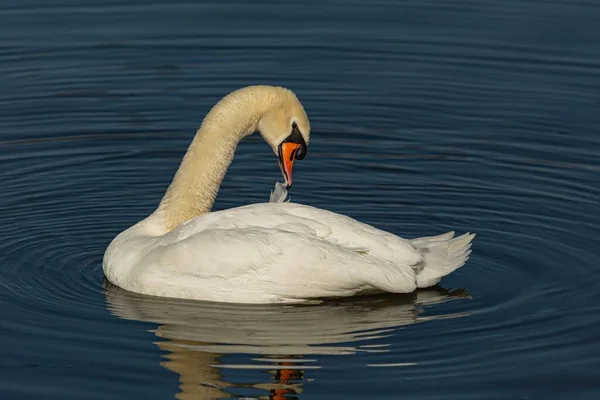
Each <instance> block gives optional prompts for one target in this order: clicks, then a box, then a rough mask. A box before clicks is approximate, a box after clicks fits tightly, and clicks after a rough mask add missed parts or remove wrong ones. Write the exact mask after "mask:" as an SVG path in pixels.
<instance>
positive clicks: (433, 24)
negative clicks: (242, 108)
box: [0, 0, 600, 399]
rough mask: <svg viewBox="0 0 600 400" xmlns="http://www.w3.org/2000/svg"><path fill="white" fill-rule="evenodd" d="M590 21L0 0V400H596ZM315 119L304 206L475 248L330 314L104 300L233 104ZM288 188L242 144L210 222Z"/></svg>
mask: <svg viewBox="0 0 600 400" xmlns="http://www.w3.org/2000/svg"><path fill="white" fill-rule="evenodd" d="M598 21H600V5H598V4H597V3H596V2H592V1H584V0H577V1H567V0H552V1H542V0H538V1H532V0H525V1H517V0H503V1H499V0H497V1H486V2H483V1H441V0H438V1H431V0H429V1H409V0H405V1H384V0H377V1H366V0H356V1H344V2H340V1H334V0H326V1H307V2H302V3H291V2H274V1H259V2H251V3H250V2H242V1H228V2H201V3H200V2H195V1H178V2H167V1H124V2H117V1H110V0H95V1H92V2H85V3H81V2H76V1H74V0H63V1H55V2H52V3H48V2H42V1H39V0H27V1H6V2H4V3H3V4H2V5H1V6H0V26H1V27H2V28H1V34H2V40H1V41H0V88H1V89H2V90H0V165H1V167H0V177H1V181H2V190H0V226H1V227H2V230H1V232H0V272H1V273H0V397H1V398H2V399H38V398H50V399H54V398H56V399H58V398H60V399H104V398H113V399H131V398H135V399H164V398H173V397H177V398H181V399H190V398H194V399H201V398H202V399H216V398H227V397H233V398H236V397H237V398H242V397H245V398H269V397H270V398H273V399H281V398H299V399H320V398H350V399H364V398H369V399H370V398H389V399H391V398H399V397H407V398H411V399H468V398H472V399H482V398H485V399H550V398H565V397H568V398H573V399H596V398H598V396H599V395H600V380H598V370H599V367H600V348H599V347H598V344H597V341H598V340H597V338H598V337H599V336H600V274H599V268H600V250H598V239H597V234H598V229H599V227H600V204H599V200H598V196H599V194H600V178H599V177H600V163H599V161H598V155H599V154H600V136H599V135H600V133H599V132H600V45H599V44H598V40H597V39H598V38H599V37H600V24H599V23H598ZM256 83H268V84H279V85H284V86H288V87H290V88H292V89H293V90H294V91H295V92H296V93H297V95H298V96H299V98H300V99H301V100H302V102H303V103H304V105H305V107H306V109H307V112H308V114H309V116H310V118H311V123H312V126H313V135H312V140H311V143H310V149H309V154H308V156H307V158H306V159H305V160H303V161H302V162H299V163H298V164H297V166H296V169H295V172H294V189H293V191H292V201H295V202H301V203H305V204H310V205H313V206H317V207H322V208H326V209H329V210H332V211H336V212H340V213H344V214H347V215H349V216H352V217H355V218H357V219H359V220H361V221H363V222H366V223H370V224H373V225H375V226H377V227H379V228H382V229H386V230H389V231H391V232H393V233H395V234H398V235H401V236H404V237H418V236H425V235H432V234H438V233H442V232H445V231H448V230H456V231H457V232H459V233H462V232H467V231H470V232H476V233H477V234H478V236H477V238H476V240H475V243H474V246H473V255H472V257H471V259H470V260H469V262H468V263H467V264H466V265H465V266H464V267H463V268H461V269H460V270H458V271H456V272H455V273H454V274H452V275H451V276H449V277H447V278H446V279H444V280H443V281H442V282H441V286H440V287H437V288H434V289H432V290H428V291H422V292H418V293H415V294H412V295H408V296H377V297H368V298H363V299H350V300H344V301H336V302H327V303H324V304H321V305H318V306H301V307H298V306H293V307H292V306H260V307H257V306H242V305H223V304H209V303H201V302H186V301H175V300H165V299H156V298H149V297H143V296H137V295H133V294H130V293H127V292H123V291H122V290H119V289H118V288H115V287H114V286H111V285H109V284H106V283H105V282H104V279H103V274H102V268H101V262H102V256H103V253H104V250H105V248H106V246H107V245H108V243H109V242H110V240H112V238H113V237H114V236H115V235H116V234H117V233H119V232H120V231H122V230H123V229H125V228H127V227H129V226H130V225H132V224H134V223H135V222H137V221H139V220H140V219H142V218H144V217H145V216H146V215H148V214H149V213H150V212H152V211H153V209H154V208H155V207H156V205H157V204H158V202H159V200H160V198H161V196H162V194H163V192H164V190H165V189H166V187H167V186H168V184H169V182H170V180H171V178H172V176H173V173H174V172H175V169H176V168H177V166H178V164H179V161H180V159H181V157H182V156H183V153H184V152H185V149H186V147H187V145H188V144H189V142H190V141H191V139H192V137H193V134H194V132H195V130H196V128H197V127H198V125H199V124H200V122H201V120H202V118H203V116H204V114H205V113H206V112H207V111H208V109H209V108H210V107H211V106H212V105H213V104H214V103H215V102H216V101H218V100H219V98H220V97H221V96H223V95H225V94H226V93H228V92H229V91H231V90H234V89H236V88H238V87H240V86H244V85H249V84H256ZM277 179H280V173H279V169H278V166H277V161H276V159H275V157H274V156H273V154H272V152H271V150H270V149H269V148H268V146H267V145H266V144H265V143H264V142H263V141H262V139H261V138H260V137H259V136H255V137H251V138H249V139H248V140H246V141H244V142H243V143H242V144H241V146H240V148H239V149H238V152H237V154H236V159H235V161H234V163H233V165H232V167H231V169H230V171H229V173H228V174H227V176H226V179H225V181H224V183H223V186H222V189H221V192H220V194H219V197H218V199H217V204H216V205H215V209H224V208H229V207H234V206H238V205H243V204H248V203H255V202H262V201H266V200H267V199H268V195H269V191H270V190H271V188H272V185H273V183H274V182H275V180H277Z"/></svg>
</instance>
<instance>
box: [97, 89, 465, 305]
mask: <svg viewBox="0 0 600 400" xmlns="http://www.w3.org/2000/svg"><path fill="white" fill-rule="evenodd" d="M255 131H258V132H259V133H260V134H261V136H262V137H263V138H264V139H265V141H266V142H267V143H268V144H269V145H270V146H271V148H272V150H273V152H274V153H275V154H276V155H277V158H278V161H279V166H280V168H281V173H282V176H283V179H284V185H281V184H280V185H279V186H277V185H276V189H275V191H274V192H273V193H272V195H271V201H270V202H266V203H259V204H251V205H246V206H242V207H237V208H233V209H228V210H222V211H216V212H211V208H212V205H213V203H214V201H215V198H216V196H217V192H218V190H219V187H220V185H221V182H222V180H223V177H224V176H225V173H226V171H227V168H228V167H229V165H230V164H231V162H232V160H233V156H234V152H235V150H236V148H237V146H238V143H239V142H240V140H241V139H243V138H244V137H246V136H248V135H250V134H252V133H253V132H255ZM309 139H310V123H309V120H308V116H307V115H306V112H305V110H304V107H303V106H302V104H301V103H300V101H299V100H298V98H297V97H296V95H295V94H294V93H293V92H292V91H291V90H289V89H287V88H283V87H278V86H266V85H258V86H249V87H245V88H241V89H238V90H236V91H234V92H232V93H230V94H228V95H227V96H225V97H223V98H222V99H221V100H220V101H219V102H218V103H217V104H216V105H215V106H214V107H213V108H212V109H211V110H210V111H209V113H208V114H207V115H206V117H205V118H204V120H203V121H202V124H201V125H200V128H199V129H198V131H197V132H196V135H195V137H194V139H193V140H192V142H191V144H190V146H189V148H188V150H187V152H186V154H185V155H184V157H183V160H182V162H181V164H180V166H179V168H178V170H177V172H176V173H175V176H174V178H173V181H172V182H171V184H170V185H169V187H168V189H167V191H166V193H165V195H164V197H163V198H162V200H161V202H160V204H159V205H158V207H157V209H156V210H155V211H154V212H153V213H152V214H151V215H150V216H148V217H147V218H145V219H143V220H142V221H140V222H138V223H137V224H135V225H133V226H131V227H130V228H128V229H126V230H125V231H123V232H121V233H120V234H118V235H117V236H116V237H115V238H114V239H113V241H112V242H111V243H110V244H109V246H108V248H107V249H106V252H105V254H104V259H103V271H104V274H105V276H106V278H107V279H108V281H109V282H111V283H112V284H114V285H116V286H118V287H121V288H123V289H125V290H128V291H131V292H137V293H140V294H145V295H152V296H161V297H173V298H187V299H195V300H204V301H213V302H229V303H301V302H311V301H312V302H314V301H319V299H323V298H331V297H348V296H353V295H359V294H371V293H379V292H390V293H410V292H413V291H415V290H416V289H417V288H426V287H430V286H433V285H435V284H437V283H438V282H439V281H440V279H441V278H442V277H444V276H446V275H448V274H449V273H451V272H452V271H454V270H456V269H457V268H459V267H461V266H462V265H463V264H464V263H465V262H466V260H467V259H468V257H469V254H470V252H471V250H470V247H471V241H472V239H473V237H474V235H472V234H469V233H466V234H464V235H461V236H458V237H454V232H448V233H445V234H442V235H439V236H430V237H422V238H418V239H411V240H408V239H403V238H401V237H398V236H396V235H393V234H391V233H388V232H385V231H382V230H380V229H377V228H375V227H372V226H370V225H367V224H364V223H361V222H359V221H356V220H354V219H352V218H350V217H347V216H344V215H340V214H336V213H333V212H330V211H326V210H321V209H318V208H314V207H310V206H306V205H301V204H296V203H290V202H287V201H285V198H286V196H287V189H289V188H290V187H291V186H292V170H293V165H294V162H295V161H296V160H301V159H303V158H304V157H305V155H306V153H307V146H308V143H309Z"/></svg>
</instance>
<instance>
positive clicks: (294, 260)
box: [143, 203, 422, 302]
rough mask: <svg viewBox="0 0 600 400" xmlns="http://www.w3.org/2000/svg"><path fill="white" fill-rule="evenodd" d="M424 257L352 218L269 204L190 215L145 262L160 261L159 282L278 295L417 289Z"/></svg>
mask: <svg viewBox="0 0 600 400" xmlns="http://www.w3.org/2000/svg"><path fill="white" fill-rule="evenodd" d="M421 259H422V256H421V253H420V252H419V251H418V250H417V249H416V248H415V247H413V246H412V245H411V244H410V243H409V242H408V241H405V240H403V239H401V238H399V237H397V236H394V235H391V234H389V233H386V232H383V231H380V230H377V229H375V228H373V227H370V226H369V225H365V224H361V223H359V222H358V221H355V220H353V219H351V218H348V217H345V216H342V215H339V214H335V213H331V212H328V211H324V210H319V209H316V208H312V207H307V206H301V205H297V204H290V203H264V204H254V205H251V206H245V207H239V208H235V209H229V210H225V211H220V212H215V213H210V214H206V215H203V216H201V217H198V218H195V219H193V220H191V221H188V223H186V224H183V225H181V226H179V227H178V228H176V229H175V230H173V231H172V232H170V233H169V234H167V235H165V236H163V237H161V239H160V240H159V243H157V246H156V248H155V250H154V251H151V252H149V254H148V255H147V257H146V259H145V260H143V263H144V265H155V267H156V268H151V267H149V268H146V267H145V268H144V270H146V271H148V273H147V274H146V278H145V279H150V280H155V282H157V286H158V283H159V282H163V285H164V282H165V281H168V280H171V281H173V280H177V282H172V285H173V286H175V287H178V288H184V287H187V288H188V289H185V290H190V291H193V290H203V289H202V288H203V287H204V288H205V289H206V287H209V288H210V287H211V286H212V287H218V290H214V289H213V290H211V291H210V292H212V293H214V294H215V296H219V295H223V296H226V297H227V298H228V299H231V298H232V297H234V298H235V297H236V296H242V297H241V298H240V299H239V300H240V301H242V302H246V301H247V300H248V298H253V299H254V300H253V301H262V300H264V301H269V302H272V301H285V300H286V299H288V300H289V299H296V298H312V297H328V296H350V295H353V294H355V293H357V292H359V291H363V290H372V289H376V290H383V291H388V292H410V291H412V290H414V288H415V286H416V279H415V270H414V268H415V267H416V265H417V264H418V262H419V261H420V260H421ZM151 271H154V272H153V273H151ZM205 289H204V290H205ZM181 290H184V289H181ZM157 294H158V293H157ZM243 296H247V297H243ZM178 297H188V296H183V294H182V293H178ZM189 297H194V296H193V295H192V293H190V295H189ZM213 300H216V301H218V300H219V299H218V298H215V299H213ZM230 301H231V300H230Z"/></svg>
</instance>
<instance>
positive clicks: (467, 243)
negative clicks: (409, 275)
mask: <svg viewBox="0 0 600 400" xmlns="http://www.w3.org/2000/svg"><path fill="white" fill-rule="evenodd" d="M474 237H475V234H470V233H465V234H464V235H461V236H458V237H454V232H448V233H444V234H443V235H440V236H429V237H422V238H418V239H413V240H411V241H410V242H411V244H412V245H413V246H415V247H416V248H417V249H419V250H420V251H421V253H422V254H423V261H421V262H420V263H419V265H417V266H416V268H415V271H416V273H417V287H419V288H426V287H430V286H433V285H435V284H436V283H438V282H439V281H440V279H442V277H444V276H446V275H448V274H449V273H451V272H452V271H454V270H456V269H458V268H460V267H462V266H463V265H464V264H465V262H466V261H467V259H468V258H469V254H471V250H470V249H471V241H472V240H473V238H474Z"/></svg>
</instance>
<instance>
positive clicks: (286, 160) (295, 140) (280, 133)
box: [258, 88, 310, 188]
mask: <svg viewBox="0 0 600 400" xmlns="http://www.w3.org/2000/svg"><path fill="white" fill-rule="evenodd" d="M258 131H259V132H260V134H261V135H262V137H263V138H264V139H265V141H266V142H267V143H269V145H270V146H271V148H272V149H273V152H274V153H275V154H276V155H277V158H278V159H279V167H280V168H281V174H282V175H283V179H285V184H286V186H287V187H288V188H290V187H291V186H292V167H293V165H294V161H295V160H302V159H303V158H304V156H306V153H307V151H308V148H307V145H308V141H309V138H310V123H309V121H308V116H307V115H306V112H305V111H304V107H302V104H301V103H300V101H299V100H298V98H297V97H296V95H294V93H292V92H291V91H290V90H287V89H283V88H282V95H281V97H280V98H278V100H277V101H276V102H275V104H274V105H273V106H272V107H270V108H269V109H268V110H267V111H266V112H265V113H264V114H263V116H262V117H261V118H260V120H259V121H258Z"/></svg>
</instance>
